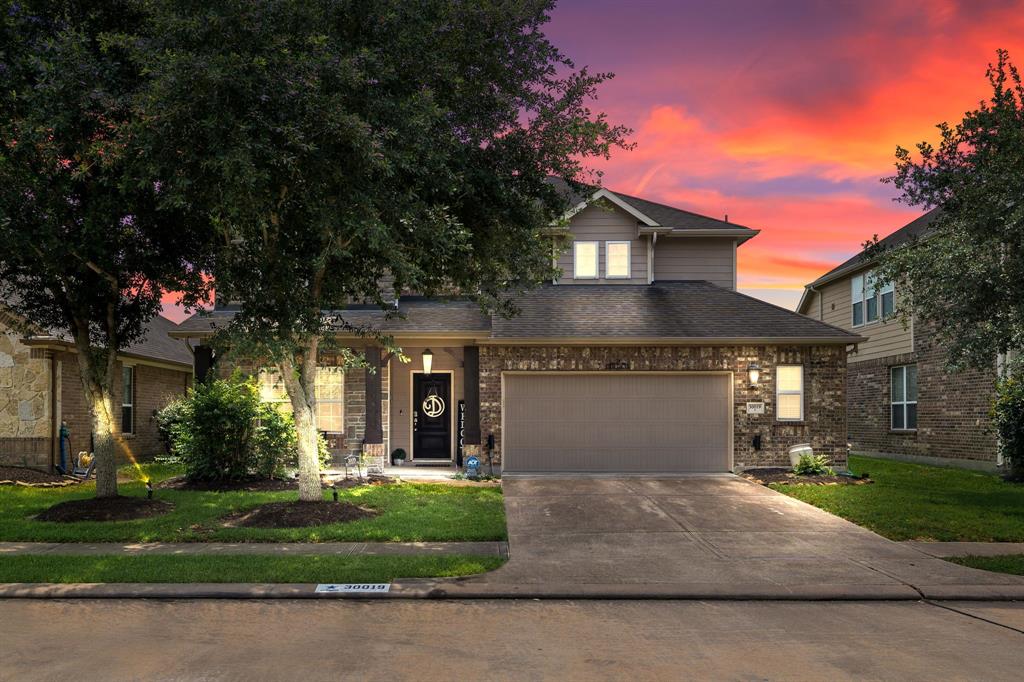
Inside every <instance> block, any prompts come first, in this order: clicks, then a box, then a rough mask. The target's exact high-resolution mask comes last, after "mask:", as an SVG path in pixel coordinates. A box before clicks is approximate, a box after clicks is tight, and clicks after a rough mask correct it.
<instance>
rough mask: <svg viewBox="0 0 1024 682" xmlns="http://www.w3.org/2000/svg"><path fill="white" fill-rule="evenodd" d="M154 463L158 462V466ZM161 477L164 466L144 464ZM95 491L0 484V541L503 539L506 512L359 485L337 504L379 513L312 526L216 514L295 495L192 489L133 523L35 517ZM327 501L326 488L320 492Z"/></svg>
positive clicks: (494, 491)
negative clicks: (225, 521)
mask: <svg viewBox="0 0 1024 682" xmlns="http://www.w3.org/2000/svg"><path fill="white" fill-rule="evenodd" d="M157 467H160V468H159V469H158V468H157ZM144 470H145V471H146V472H147V474H149V473H150V472H153V473H157V474H159V476H170V475H174V474H175V473H176V470H174V469H173V468H169V467H167V465H155V466H154V467H153V468H151V467H150V465H144ZM123 473H125V474H127V473H128V471H123ZM119 491H120V494H122V495H135V496H140V497H141V496H144V495H145V488H144V487H143V483H142V482H141V480H139V481H134V482H128V483H121V484H120V485H119ZM94 494H95V484H94V483H86V484H84V485H82V486H74V487H70V488H25V487H21V486H3V487H0V541H20V542H154V541H165V542H193V541H199V542H201V541H214V540H216V541H223V542H326V541H357V542H362V541H430V540H433V541H458V540H504V539H505V538H506V537H507V536H506V531H505V510H504V507H503V505H502V497H501V489H500V488H484V487H456V486H448V485H444V484H435V483H402V484H396V485H385V486H361V487H358V488H350V489H348V490H343V491H339V498H340V500H342V501H346V502H352V503H354V504H359V505H365V506H367V507H371V508H373V509H376V510H378V511H379V512H380V515H379V516H376V517H374V518H372V519H363V520H359V521H352V522H349V523H336V524H330V525H325V526H318V527H315V528H281V529H277V528H224V527H222V526H221V522H220V518H221V517H223V516H225V515H226V514H229V513H231V512H235V511H241V510H244V509H248V508H250V507H254V506H256V505H259V504H262V503H265V502H276V501H284V500H295V499H297V497H298V493H297V492H295V491H284V492H223V493H218V492H192V491H180V490H163V489H157V493H156V496H157V498H158V499H161V500H167V501H168V502H172V503H173V504H174V510H173V511H172V512H170V513H168V514H165V515H163V516H157V517H153V518H149V519H140V520H137V521H117V522H81V523H48V522H43V521H37V520H35V519H34V518H32V517H34V516H35V515H36V514H38V513H39V512H41V511H43V510H44V509H46V508H48V507H50V506H52V505H54V504H56V503H58V502H62V501H64V500H72V499H83V498H88V497H91V496H92V495H94ZM324 498H325V499H329V498H330V493H329V491H325V492H324Z"/></svg>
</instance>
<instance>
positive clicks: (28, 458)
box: [0, 321, 51, 468]
mask: <svg viewBox="0 0 1024 682" xmlns="http://www.w3.org/2000/svg"><path fill="white" fill-rule="evenodd" d="M20 339H21V335H20V334H19V333H17V332H15V331H14V330H13V329H11V328H9V327H7V326H5V325H4V324H3V322H2V321H0V464H4V465H9V466H10V465H14V466H29V467H37V468H38V467H44V468H45V467H49V466H50V426H51V414H50V361H49V360H48V359H44V358H36V359H33V358H32V357H31V350H30V349H29V348H28V346H26V345H24V344H23V343H21V341H20Z"/></svg>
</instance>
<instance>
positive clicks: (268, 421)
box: [253, 404, 298, 478]
mask: <svg viewBox="0 0 1024 682" xmlns="http://www.w3.org/2000/svg"><path fill="white" fill-rule="evenodd" d="M260 408H261V409H260V410H259V412H258V414H257V419H258V426H257V437H256V438H254V439H253V459H254V460H255V463H256V473H258V474H259V475H260V476H263V477H264V478H275V477H280V476H283V475H284V473H285V467H286V466H293V467H294V466H295V458H296V454H297V452H298V442H297V436H296V433H295V420H294V419H292V416H291V414H289V413H287V412H282V411H281V410H279V409H278V408H277V406H276V405H272V404H263V405H261V406H260Z"/></svg>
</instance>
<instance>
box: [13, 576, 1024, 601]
mask: <svg viewBox="0 0 1024 682" xmlns="http://www.w3.org/2000/svg"><path fill="white" fill-rule="evenodd" d="M315 590H316V585H315V584H312V583H309V584H306V583H287V584H284V583H282V584H275V583H251V584H250V583H194V584H192V583H66V584H62V583H3V584H0V599H360V600H367V599H374V600H378V599H389V600H393V599H559V600H565V599H628V600H701V601H920V600H921V599H922V598H924V599H933V600H937V601H958V600H963V601H1018V600H1024V585H936V586H929V587H922V588H919V589H915V588H912V587H909V586H906V585H872V586H857V585H794V586H764V585H756V586H755V585H746V586H744V585H720V584H704V583H696V584H670V583H666V584H655V585H614V584H612V585H603V584H585V585H557V584H556V585H510V584H504V585H503V584H494V583H474V584H469V583H458V582H439V581H417V580H405V581H401V580H399V581H396V582H394V583H391V589H390V591H388V592H372V593H359V592H328V593H323V592H316V591H315Z"/></svg>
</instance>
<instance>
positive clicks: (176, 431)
mask: <svg viewBox="0 0 1024 682" xmlns="http://www.w3.org/2000/svg"><path fill="white" fill-rule="evenodd" d="M178 402H179V403H180V404H179V405H175V404H174V403H172V405H169V406H168V408H172V406H173V408H172V409H171V410H170V414H168V415H164V416H162V417H161V418H160V419H159V420H162V421H165V422H166V423H168V425H169V426H168V431H169V433H170V437H171V441H172V451H173V453H174V454H175V455H178V456H179V457H181V460H182V463H183V464H184V465H185V476H187V477H188V478H189V479H192V480H224V479H237V478H243V477H245V476H247V475H249V473H250V471H252V470H253V469H254V468H255V464H256V459H255V454H256V450H255V448H254V445H253V437H254V436H255V431H256V422H257V419H258V418H259V416H260V407H261V405H260V399H259V392H258V391H257V388H256V384H255V382H253V381H246V380H245V379H243V378H242V375H241V373H239V372H236V373H235V374H233V375H232V376H231V378H230V379H217V380H214V381H207V382H204V383H201V384H198V385H196V386H195V388H193V389H192V390H191V391H189V394H188V396H186V397H185V398H183V399H182V400H180V401H178ZM168 408H164V410H165V411H166V410H168Z"/></svg>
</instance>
